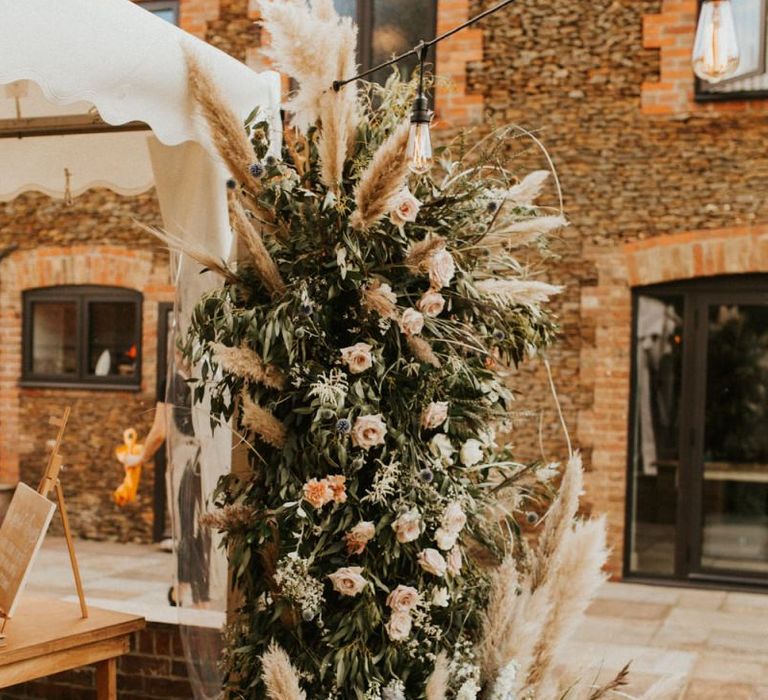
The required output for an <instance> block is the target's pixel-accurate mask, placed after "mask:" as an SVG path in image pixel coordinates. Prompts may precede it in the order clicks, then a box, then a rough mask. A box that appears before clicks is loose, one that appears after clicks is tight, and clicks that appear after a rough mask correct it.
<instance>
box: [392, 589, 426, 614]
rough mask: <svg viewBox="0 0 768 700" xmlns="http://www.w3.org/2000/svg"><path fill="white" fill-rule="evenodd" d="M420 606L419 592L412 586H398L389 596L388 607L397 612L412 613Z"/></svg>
mask: <svg viewBox="0 0 768 700" xmlns="http://www.w3.org/2000/svg"><path fill="white" fill-rule="evenodd" d="M418 604H419V592H418V591H417V590H416V589H415V588H413V587H412V586H402V585H401V586H398V587H397V588H395V589H394V590H393V591H392V592H391V593H390V594H389V595H388V596H387V605H389V607H390V608H392V610H394V611H395V612H410V611H411V610H413V608H415V607H416V606H417V605H418Z"/></svg>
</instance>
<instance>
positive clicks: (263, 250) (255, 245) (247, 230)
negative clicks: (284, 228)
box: [229, 194, 285, 295]
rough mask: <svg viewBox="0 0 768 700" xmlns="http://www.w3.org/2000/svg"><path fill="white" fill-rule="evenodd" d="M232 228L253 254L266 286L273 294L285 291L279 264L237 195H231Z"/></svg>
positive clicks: (255, 264)
mask: <svg viewBox="0 0 768 700" xmlns="http://www.w3.org/2000/svg"><path fill="white" fill-rule="evenodd" d="M229 210H230V213H231V220H232V229H233V231H234V232H235V235H236V236H237V238H238V240H240V241H242V242H243V243H244V244H245V246H246V248H247V249H248V252H249V253H250V254H251V260H252V262H253V267H254V269H255V270H256V272H257V273H258V275H259V277H260V278H261V281H262V282H263V283H264V286H265V287H266V288H267V289H268V290H269V292H270V293H271V294H275V295H279V294H282V293H283V292H285V282H284V281H283V278H282V276H281V275H280V270H279V269H278V268H277V264H276V263H275V261H274V260H273V259H272V256H271V255H270V254H269V251H268V250H267V247H266V246H265V245H264V241H263V240H262V238H261V235H260V234H259V232H258V231H257V230H256V229H255V228H254V226H253V224H252V223H251V222H250V220H249V219H248V216H247V214H246V213H245V210H244V209H243V205H242V204H241V203H240V200H239V199H238V198H237V196H236V195H234V194H232V195H230V197H229Z"/></svg>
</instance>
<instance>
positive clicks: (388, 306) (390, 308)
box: [362, 280, 397, 318]
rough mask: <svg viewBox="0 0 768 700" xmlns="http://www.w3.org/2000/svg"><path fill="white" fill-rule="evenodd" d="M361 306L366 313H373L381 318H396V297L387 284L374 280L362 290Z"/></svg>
mask: <svg viewBox="0 0 768 700" xmlns="http://www.w3.org/2000/svg"><path fill="white" fill-rule="evenodd" d="M362 305H363V308H364V309H365V310H366V311H369V312H373V313H376V314H378V315H379V316H381V317H382V318H395V317H396V316H397V297H396V296H395V294H394V292H393V291H392V288H391V287H390V286H389V285H388V284H382V283H381V282H379V280H374V281H373V282H371V283H370V284H368V285H366V286H365V287H364V288H363V292H362Z"/></svg>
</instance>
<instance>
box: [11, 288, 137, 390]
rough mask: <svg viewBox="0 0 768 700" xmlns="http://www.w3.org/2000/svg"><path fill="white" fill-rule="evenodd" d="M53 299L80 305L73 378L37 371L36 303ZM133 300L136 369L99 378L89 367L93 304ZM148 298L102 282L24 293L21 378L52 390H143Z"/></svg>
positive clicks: (23, 382)
mask: <svg viewBox="0 0 768 700" xmlns="http://www.w3.org/2000/svg"><path fill="white" fill-rule="evenodd" d="M46 302H48V303H50V302H73V303H75V304H76V313H77V318H76V320H75V326H76V347H75V352H76V358H77V365H76V366H77V371H76V372H75V374H74V375H73V376H72V377H68V376H66V375H62V374H40V373H35V372H33V370H32V368H33V351H34V346H33V341H34V338H33V334H34V316H33V313H34V304H36V303H46ZM109 302H114V303H122V304H125V303H130V304H133V305H134V308H135V310H136V319H137V328H136V339H135V344H136V351H137V358H136V369H135V372H134V374H133V375H132V376H128V377H116V376H109V377H96V376H92V375H89V374H88V372H87V367H88V351H89V348H88V321H89V309H90V305H91V304H93V303H109ZM143 302H144V298H143V295H142V294H141V292H138V291H136V290H134V289H128V288H125V287H113V286H101V285H60V286H52V287H38V288H35V289H27V290H25V291H23V292H22V335H21V342H22V348H21V357H22V364H21V381H20V382H19V384H20V386H22V387H29V388H35V387H40V388H51V389H87V390H112V391H114V390H120V391H140V390H141V377H142V352H143V347H142V330H143V317H142V309H143Z"/></svg>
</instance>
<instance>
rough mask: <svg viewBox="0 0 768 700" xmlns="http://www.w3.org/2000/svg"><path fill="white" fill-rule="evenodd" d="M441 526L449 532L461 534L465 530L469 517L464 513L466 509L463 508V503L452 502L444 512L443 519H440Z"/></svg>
mask: <svg viewBox="0 0 768 700" xmlns="http://www.w3.org/2000/svg"><path fill="white" fill-rule="evenodd" d="M440 524H441V525H442V526H443V528H445V530H447V531H448V532H455V533H457V534H458V533H459V532H461V531H462V530H463V529H464V526H465V525H466V524H467V516H466V513H464V509H463V508H462V507H461V503H459V502H458V501H451V502H450V503H449V504H448V505H447V506H446V508H445V510H444V511H443V517H442V518H441V519H440Z"/></svg>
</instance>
